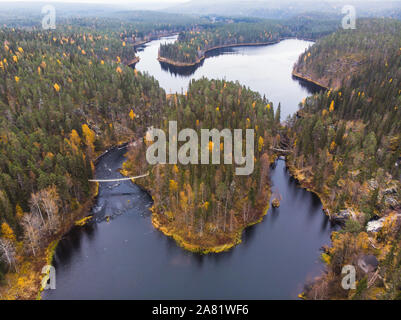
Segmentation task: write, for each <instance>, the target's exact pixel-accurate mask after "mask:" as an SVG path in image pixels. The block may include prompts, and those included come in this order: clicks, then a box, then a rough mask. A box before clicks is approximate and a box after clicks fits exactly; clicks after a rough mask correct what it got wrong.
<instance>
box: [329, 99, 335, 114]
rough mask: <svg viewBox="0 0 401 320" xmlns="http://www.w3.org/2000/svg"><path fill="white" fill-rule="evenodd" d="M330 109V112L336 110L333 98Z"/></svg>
mask: <svg viewBox="0 0 401 320" xmlns="http://www.w3.org/2000/svg"><path fill="white" fill-rule="evenodd" d="M329 111H330V112H333V111H334V100H332V101H331V103H330V108H329Z"/></svg>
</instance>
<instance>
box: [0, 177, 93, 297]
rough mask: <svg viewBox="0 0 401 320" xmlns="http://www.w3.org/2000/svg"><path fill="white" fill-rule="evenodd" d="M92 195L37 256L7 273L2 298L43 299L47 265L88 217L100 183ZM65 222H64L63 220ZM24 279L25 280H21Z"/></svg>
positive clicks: (72, 213)
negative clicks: (81, 221) (62, 241)
mask: <svg viewBox="0 0 401 320" xmlns="http://www.w3.org/2000/svg"><path fill="white" fill-rule="evenodd" d="M92 189H93V190H92V194H91V196H90V197H89V198H88V199H87V200H86V201H85V203H84V204H83V205H82V207H81V208H79V209H77V210H75V211H72V212H70V215H71V216H70V218H68V221H67V222H66V223H65V222H64V223H65V224H62V225H61V227H60V230H59V231H58V232H57V233H56V234H54V235H53V236H52V237H51V238H50V239H49V242H48V243H47V244H46V245H45V246H44V247H43V248H41V250H40V251H39V252H38V253H37V255H36V256H25V257H23V259H22V260H21V261H20V263H19V265H18V271H17V272H13V273H10V274H7V278H6V279H7V285H6V286H4V287H3V288H1V289H2V290H1V293H2V295H1V299H2V300H41V299H42V291H43V289H42V280H43V278H44V277H45V276H46V274H42V268H43V267H44V266H45V265H51V264H52V260H53V257H54V254H55V252H56V248H57V245H58V243H59V242H60V240H61V239H62V238H63V237H64V235H65V234H67V233H68V232H69V231H70V230H71V229H72V228H73V227H74V226H76V222H77V221H80V220H82V218H84V217H86V213H87V212H88V211H90V209H91V208H92V206H93V202H94V201H95V199H96V197H97V195H98V191H99V188H98V185H95V186H94V187H93V188H92ZM62 223H63V222H62ZM21 280H23V281H21Z"/></svg>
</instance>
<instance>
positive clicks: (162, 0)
mask: <svg viewBox="0 0 401 320" xmlns="http://www.w3.org/2000/svg"><path fill="white" fill-rule="evenodd" d="M188 1H190V0H0V2H45V3H52V2H64V3H77V2H84V3H107V4H115V3H124V4H131V3H152V2H153V3H177V2H188Z"/></svg>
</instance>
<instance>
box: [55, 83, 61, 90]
mask: <svg viewBox="0 0 401 320" xmlns="http://www.w3.org/2000/svg"><path fill="white" fill-rule="evenodd" d="M53 88H54V90H56V92H59V91H60V86H59V85H58V84H57V83H55V84H54V85H53Z"/></svg>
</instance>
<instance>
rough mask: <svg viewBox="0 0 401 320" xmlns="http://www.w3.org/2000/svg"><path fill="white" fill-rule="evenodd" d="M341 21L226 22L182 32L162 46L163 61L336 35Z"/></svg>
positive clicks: (186, 61)
mask: <svg viewBox="0 0 401 320" xmlns="http://www.w3.org/2000/svg"><path fill="white" fill-rule="evenodd" d="M337 26H338V20H320V19H313V18H310V17H307V16H299V17H295V18H294V19H291V20H289V21H277V20H259V21H249V22H242V23H228V24H227V23H225V24H221V25H216V26H210V27H208V28H203V29H194V30H191V31H183V32H180V34H179V37H178V40H177V41H176V42H175V43H172V44H161V45H160V52H159V56H160V58H161V61H164V59H167V60H166V61H165V62H170V63H174V62H175V63H178V64H179V63H184V64H194V63H197V62H199V61H200V60H201V59H203V58H204V55H205V52H206V51H208V50H211V49H213V48H218V47H224V46H230V45H241V44H258V43H259V44H268V43H274V42H278V41H280V40H281V39H283V38H289V37H298V38H304V39H316V38H318V37H322V36H323V35H327V34H329V33H331V32H333V31H334V30H335V29H336V27H337Z"/></svg>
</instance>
